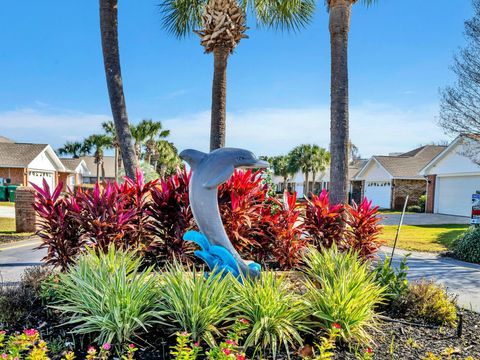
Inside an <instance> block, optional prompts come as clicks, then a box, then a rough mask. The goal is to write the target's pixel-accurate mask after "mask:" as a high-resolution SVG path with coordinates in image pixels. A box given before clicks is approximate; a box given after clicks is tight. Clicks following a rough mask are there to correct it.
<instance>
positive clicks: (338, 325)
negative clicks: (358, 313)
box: [332, 323, 342, 329]
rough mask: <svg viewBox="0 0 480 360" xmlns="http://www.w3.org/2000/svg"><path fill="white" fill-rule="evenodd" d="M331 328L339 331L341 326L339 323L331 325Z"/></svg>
mask: <svg viewBox="0 0 480 360" xmlns="http://www.w3.org/2000/svg"><path fill="white" fill-rule="evenodd" d="M332 327H333V328H335V329H341V328H342V326H341V325H340V324H339V323H333V324H332Z"/></svg>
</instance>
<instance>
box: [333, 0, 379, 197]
mask: <svg viewBox="0 0 480 360" xmlns="http://www.w3.org/2000/svg"><path fill="white" fill-rule="evenodd" d="M357 1H358V0H326V3H327V7H328V10H329V12H330V47H331V72H332V74H331V85H330V92H331V95H330V96H331V105H330V154H331V162H330V184H331V185H330V193H329V197H330V201H331V202H332V203H334V204H337V203H343V202H346V201H347V197H348V143H349V115H348V111H349V110H348V103H349V99H348V33H349V31H350V16H351V12H352V6H353V4H355V3H356V2H357ZM360 1H361V2H362V3H364V4H365V5H370V4H372V3H374V2H375V1H376V0H360Z"/></svg>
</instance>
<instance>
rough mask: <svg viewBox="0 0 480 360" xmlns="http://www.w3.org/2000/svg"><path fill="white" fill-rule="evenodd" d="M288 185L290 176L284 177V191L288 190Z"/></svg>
mask: <svg viewBox="0 0 480 360" xmlns="http://www.w3.org/2000/svg"><path fill="white" fill-rule="evenodd" d="M287 187H288V176H284V177H283V192H285V191H287Z"/></svg>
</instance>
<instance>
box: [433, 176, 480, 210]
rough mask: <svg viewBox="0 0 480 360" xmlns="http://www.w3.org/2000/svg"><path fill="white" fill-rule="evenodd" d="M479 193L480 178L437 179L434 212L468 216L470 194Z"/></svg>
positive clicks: (456, 177)
mask: <svg viewBox="0 0 480 360" xmlns="http://www.w3.org/2000/svg"><path fill="white" fill-rule="evenodd" d="M477 190H479V191H480V176H451V177H450V176H449V177H437V184H436V199H435V204H436V206H435V207H436V212H437V213H439V214H449V215H459V216H470V215H471V209H472V194H474V193H475V192H476V191H477Z"/></svg>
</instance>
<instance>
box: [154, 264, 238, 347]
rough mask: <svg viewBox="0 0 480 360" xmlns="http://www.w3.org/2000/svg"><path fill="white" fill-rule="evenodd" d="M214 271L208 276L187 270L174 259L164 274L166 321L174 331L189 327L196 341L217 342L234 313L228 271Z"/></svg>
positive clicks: (163, 288) (162, 308)
mask: <svg viewBox="0 0 480 360" xmlns="http://www.w3.org/2000/svg"><path fill="white" fill-rule="evenodd" d="M224 275H225V274H222V273H221V272H216V273H215V272H213V274H211V275H210V276H208V278H205V277H204V276H203V275H202V274H201V273H198V272H197V271H196V270H195V269H193V270H192V271H185V269H184V268H183V267H182V265H181V264H179V263H178V262H176V261H174V262H173V263H172V264H170V265H168V266H167V268H166V271H165V272H163V273H162V276H161V285H160V288H161V292H162V296H161V301H160V307H161V310H162V313H164V315H165V319H166V320H167V321H166V325H167V326H168V327H170V328H172V330H174V331H186V332H188V333H189V334H191V336H192V339H193V340H195V341H198V340H201V339H203V340H205V341H207V343H209V344H213V343H214V337H215V336H218V335H220V334H221V330H222V329H223V328H224V327H225V325H226V324H227V322H228V321H229V320H230V317H231V316H232V313H233V306H234V302H233V301H232V296H231V290H232V286H231V284H232V282H233V281H236V280H235V279H232V278H231V276H230V275H229V274H226V275H225V276H224Z"/></svg>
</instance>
